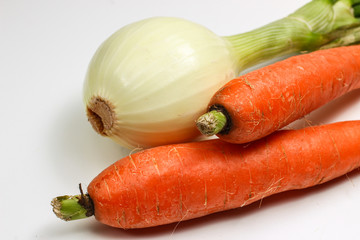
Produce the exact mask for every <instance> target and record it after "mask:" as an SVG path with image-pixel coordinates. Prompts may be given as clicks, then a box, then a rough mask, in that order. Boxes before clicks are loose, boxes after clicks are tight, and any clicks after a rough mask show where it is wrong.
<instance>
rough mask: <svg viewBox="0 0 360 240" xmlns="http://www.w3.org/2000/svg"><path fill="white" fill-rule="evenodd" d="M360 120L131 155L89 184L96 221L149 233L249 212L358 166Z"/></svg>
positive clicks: (359, 159) (180, 145) (359, 162)
mask: <svg viewBox="0 0 360 240" xmlns="http://www.w3.org/2000/svg"><path fill="white" fill-rule="evenodd" d="M359 146H360V121H352V122H351V121H349V122H340V123H335V124H329V125H324V126H318V127H309V128H305V129H301V130H283V131H278V132H276V133H274V134H271V135H269V136H267V137H265V138H262V139H260V140H258V141H255V142H251V143H249V144H231V143H226V142H223V141H221V140H218V139H215V140H208V141H204V142H193V143H185V144H176V145H168V146H160V147H157V148H153V149H148V150H144V151H142V152H139V153H136V154H133V155H131V156H128V157H125V158H123V159H121V160H119V161H117V162H116V163H114V164H113V165H111V166H110V167H108V168H107V169H105V170H104V171H103V172H102V173H100V174H99V175H98V176H97V177H96V178H95V179H94V180H93V181H92V182H91V183H90V185H89V186H88V193H89V195H90V197H91V198H92V200H93V204H94V209H95V217H96V219H97V220H99V221H100V222H102V223H104V224H107V225H111V226H114V227H119V228H143V227H151V226H156V225H162V224H167V223H172V222H178V221H183V220H186V219H191V218H197V217H201V216H204V215H207V214H211V213H214V212H219V211H223V210H227V209H232V208H237V207H241V206H245V205H247V204H250V203H253V202H255V201H258V200H260V199H262V198H264V197H266V196H269V195H272V194H275V193H279V192H282V191H286V190H291V189H301V188H307V187H310V186H313V185H316V184H320V183H323V182H326V181H329V180H331V179H333V178H336V177H339V176H341V175H343V174H346V173H347V172H350V171H351V170H353V169H355V168H357V167H359V164H360V147H359Z"/></svg>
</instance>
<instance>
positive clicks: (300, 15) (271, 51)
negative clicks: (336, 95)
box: [224, 0, 360, 72]
mask: <svg viewBox="0 0 360 240" xmlns="http://www.w3.org/2000/svg"><path fill="white" fill-rule="evenodd" d="M352 4H353V2H352V1H350V0H338V1H331V0H313V1H311V2H309V3H308V4H306V5H304V6H303V7H301V8H299V9H298V10H297V11H295V12H294V13H292V14H290V15H289V16H287V17H285V18H283V19H280V20H278V21H275V22H272V23H270V24H267V25H265V26H263V27H260V28H258V29H255V30H253V31H249V32H246V33H241V34H237V35H233V36H227V37H224V39H227V40H228V41H229V43H230V45H231V46H232V48H233V52H234V55H235V58H236V59H237V63H238V67H239V72H241V71H242V70H244V69H246V68H248V67H251V66H254V65H256V64H258V63H260V62H262V61H265V60H269V59H271V58H275V57H280V56H283V55H287V54H291V53H296V52H301V51H314V50H317V49H319V48H321V47H322V46H323V45H325V44H329V43H332V46H342V45H341V44H346V45H348V44H351V43H349V42H348V41H347V42H345V41H339V40H338V39H339V38H342V37H344V35H341V33H343V32H341V31H340V32H339V31H338V30H339V29H341V30H345V29H351V28H354V27H356V26H359V25H360V21H359V20H358V19H356V17H355V16H354V9H353V5H352ZM336 31H337V34H334V32H336ZM344 34H345V33H344Z"/></svg>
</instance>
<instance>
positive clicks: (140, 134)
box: [84, 17, 239, 148]
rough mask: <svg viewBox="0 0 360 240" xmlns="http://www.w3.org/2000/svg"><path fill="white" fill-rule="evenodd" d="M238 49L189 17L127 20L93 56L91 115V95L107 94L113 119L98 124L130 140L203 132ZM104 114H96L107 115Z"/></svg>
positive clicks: (154, 142) (184, 137)
mask: <svg viewBox="0 0 360 240" xmlns="http://www.w3.org/2000/svg"><path fill="white" fill-rule="evenodd" d="M125 36H126V37H125ZM232 52H233V51H232V49H231V45H230V44H229V42H228V41H227V40H226V39H224V38H221V37H219V36H217V35H216V34H214V33H213V32H211V31H209V30H208V29H207V28H205V27H203V26H201V25H198V24H195V23H192V22H190V21H187V20H183V19H179V18H168V17H157V18H150V19H146V20H142V21H139V22H136V23H132V24H130V25H127V26H125V27H123V28H122V29H120V30H119V31H117V32H116V33H114V34H113V35H112V36H110V38H108V39H107V40H106V41H105V42H104V43H103V44H102V45H101V46H100V47H99V49H98V50H97V52H96V53H95V55H94V57H93V59H92V61H91V62H90V65H89V69H88V73H87V75H86V79H85V83H84V101H85V105H86V107H87V109H88V116H89V120H90V121H91V117H92V116H94V114H93V113H94V112H93V111H92V107H91V106H92V103H91V102H94V99H100V101H102V102H107V103H109V105H110V107H109V109H110V112H109V114H110V115H112V119H111V121H106V122H112V124H111V126H110V127H109V126H108V127H104V126H100V127H103V129H102V130H101V131H99V129H97V127H96V126H94V124H93V126H94V128H95V130H96V131H97V132H99V133H100V134H102V135H104V136H108V137H110V138H112V139H113V140H115V141H116V142H118V143H119V144H121V145H123V146H125V147H128V148H137V147H140V148H149V147H154V146H158V145H164V144H169V143H176V142H183V141H190V140H192V139H194V138H196V137H197V136H199V135H200V133H199V132H198V131H197V129H196V127H195V125H194V122H195V121H196V119H197V117H199V116H200V115H201V114H203V113H204V112H205V111H206V107H207V104H208V101H209V99H210V98H211V96H212V95H213V94H214V93H215V92H216V90H217V89H218V88H220V87H221V86H222V85H223V84H225V83H226V82H227V81H229V80H231V79H232V78H234V77H235V76H236V75H238V73H239V69H237V67H236V63H235V62H236V60H235V57H234V56H233V55H232ZM99 115H100V116H99ZM101 115H102V113H100V114H95V117H99V119H105V118H107V119H108V117H102V116H101ZM106 116H108V115H106ZM91 122H92V123H93V121H91ZM97 123H98V122H97ZM100 125H101V122H100Z"/></svg>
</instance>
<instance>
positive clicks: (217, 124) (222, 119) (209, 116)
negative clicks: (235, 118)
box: [196, 110, 227, 136]
mask: <svg viewBox="0 0 360 240" xmlns="http://www.w3.org/2000/svg"><path fill="white" fill-rule="evenodd" d="M226 122H227V119H226V116H225V115H224V114H223V113H222V112H220V111H217V110H212V111H210V112H208V113H205V114H203V115H202V116H200V117H199V118H198V120H197V121H196V126H197V128H198V129H199V131H200V132H201V133H202V134H204V135H206V136H213V135H215V134H217V133H219V132H221V131H222V130H223V129H224V127H225V125H226Z"/></svg>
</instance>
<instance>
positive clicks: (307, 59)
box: [209, 45, 360, 143]
mask: <svg viewBox="0 0 360 240" xmlns="http://www.w3.org/2000/svg"><path fill="white" fill-rule="evenodd" d="M359 87H360V45H357V46H350V47H341V48H333V49H328V50H320V51H316V52H312V53H309V54H303V55H299V56H294V57H291V58H288V59H286V60H283V61H280V62H277V63H275V64H272V65H269V66H266V67H264V68H261V69H258V70H255V71H253V72H250V73H248V74H245V75H243V76H241V77H239V78H236V79H234V80H232V81H230V82H229V83H227V84H226V85H224V86H223V87H222V88H221V89H220V90H219V91H218V92H217V93H215V95H214V96H213V98H212V99H211V101H210V104H209V108H210V109H212V108H215V109H216V108H218V107H220V108H222V109H223V110H225V111H226V113H227V116H228V118H229V122H231V123H230V124H229V125H228V126H227V128H226V130H224V131H222V132H220V133H219V134H217V136H218V137H219V138H221V139H222V140H224V141H227V142H232V143H245V142H250V141H253V140H256V139H259V138H261V137H263V136H266V135H268V134H270V133H272V132H274V131H275V130H277V129H280V128H282V127H284V126H286V125H288V124H289V123H291V122H293V121H295V120H297V119H299V118H301V117H303V116H305V115H306V114H308V113H310V112H311V111H313V110H315V109H317V108H319V107H320V106H322V105H324V104H326V103H328V102H329V101H331V100H333V99H335V98H337V97H339V96H342V95H343V94H345V93H347V92H349V91H351V90H353V89H356V88H359Z"/></svg>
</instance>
